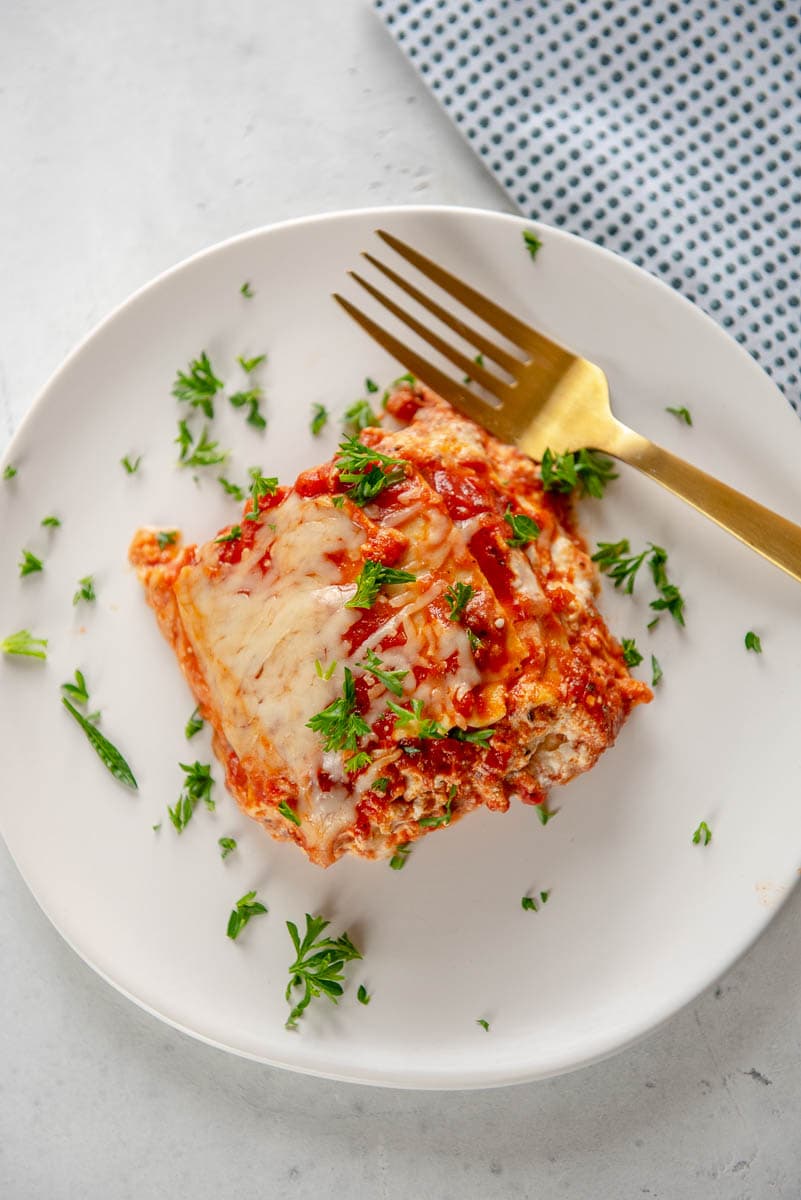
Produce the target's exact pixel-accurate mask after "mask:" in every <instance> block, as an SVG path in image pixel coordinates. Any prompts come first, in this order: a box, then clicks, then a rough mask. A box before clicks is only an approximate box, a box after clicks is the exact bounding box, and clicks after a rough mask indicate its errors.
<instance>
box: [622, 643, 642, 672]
mask: <svg viewBox="0 0 801 1200" xmlns="http://www.w3.org/2000/svg"><path fill="white" fill-rule="evenodd" d="M620 645H621V646H622V648H623V661H624V663H625V664H626V666H627V667H638V666H639V665H640V663H641V662H642V655H641V654H640V652H639V650H638V649H637V643H636V642H635V641H634V638H623V640H622V642H621V643H620Z"/></svg>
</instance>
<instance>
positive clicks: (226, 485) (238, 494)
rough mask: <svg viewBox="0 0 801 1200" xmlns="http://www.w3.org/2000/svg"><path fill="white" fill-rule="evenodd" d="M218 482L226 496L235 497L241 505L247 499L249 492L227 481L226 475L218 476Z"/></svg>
mask: <svg viewBox="0 0 801 1200" xmlns="http://www.w3.org/2000/svg"><path fill="white" fill-rule="evenodd" d="M217 482H218V483H219V485H220V487H221V488H222V490H223V491H224V492H225V494H226V496H233V498H234V500H238V501H239V503H240V504H241V503H242V501H243V500H244V499H245V496H246V495H247V492H246V491H245V489H244V488H241V487H240V486H239V484H238V483H231V481H230V479H226V478H225V476H224V475H218V476H217Z"/></svg>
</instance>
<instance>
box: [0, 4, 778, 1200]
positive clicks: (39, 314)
mask: <svg viewBox="0 0 801 1200" xmlns="http://www.w3.org/2000/svg"><path fill="white" fill-rule="evenodd" d="M0 152H2V153H1V159H2V163H3V186H2V188H0V243H1V244H2V247H3V271H2V272H1V273H0V331H2V332H1V333H0V448H1V447H2V446H4V445H5V443H6V440H7V438H8V437H9V436H10V435H11V433H12V432H13V430H14V428H15V427H16V425H17V423H18V422H19V420H20V419H21V418H22V416H23V415H24V413H25V411H26V409H27V408H28V406H29V405H30V403H31V401H32V400H33V398H34V397H35V396H36V394H37V393H38V391H39V390H40V388H41V387H42V385H43V384H44V382H45V381H46V379H47V378H48V376H49V375H50V373H51V372H52V371H53V370H54V369H55V367H56V366H57V365H58V364H59V362H60V361H61V359H62V358H63V356H64V355H65V354H66V352H67V351H68V350H69V349H70V348H71V347H72V346H73V345H74V344H75V342H76V341H78V340H79V339H80V338H82V337H83V336H84V335H85V334H86V333H87V332H88V331H89V330H90V329H91V328H92V327H93V326H94V324H95V323H96V322H97V321H98V319H99V318H100V317H101V316H103V315H104V314H105V313H106V312H107V311H108V310H109V309H110V308H112V307H113V306H115V305H116V304H118V303H119V302H120V301H121V300H123V299H124V298H125V296H126V295H127V294H128V293H129V292H130V291H131V290H132V289H134V288H136V287H138V286H139V285H141V284H143V283H144V282H146V281H147V280H148V279H150V278H151V277H152V276H153V275H155V274H157V273H158V272H160V271H162V270H163V269H164V268H166V267H168V266H170V265H171V264H172V263H174V262H176V261H177V260H179V259H181V258H183V257H185V256H186V255H188V254H190V253H192V252H193V251H195V250H198V249H200V248H201V247H203V246H206V245H208V244H210V243H212V242H215V241H218V240H219V239H221V238H225V237H228V236H229V235H231V234H236V233H239V232H241V231H243V230H246V229H249V228H251V227H254V226H257V225H262V224H266V223H269V222H271V221H275V220H280V219H282V218H285V217H291V216H297V215H300V214H304V213H312V212H317V211H322V210H328V209H339V208H350V207H360V206H365V205H371V204H385V203H400V204H403V203H412V202H421V201H422V202H432V203H437V202H442V203H462V204H471V205H479V206H485V207H492V208H505V207H507V205H506V202H505V200H504V199H503V197H502V196H501V194H500V192H499V191H498V189H497V188H496V187H495V185H494V184H493V183H492V181H491V180H490V179H489V177H488V176H487V175H486V174H485V172H484V170H483V168H482V167H481V166H480V165H479V163H478V162H477V161H476V160H474V158H473V157H472V155H471V153H470V151H469V150H468V149H467V148H466V147H465V146H464V145H463V144H462V142H461V140H460V138H459V137H458V136H457V134H456V133H455V132H454V130H453V129H452V127H451V125H450V123H449V122H448V120H447V119H446V118H445V116H444V115H442V114H441V113H440V111H439V110H438V108H437V107H436V105H435V104H434V102H433V101H432V100H431V99H430V98H429V96H428V94H427V93H426V92H425V90H424V89H423V88H422V86H421V85H420V84H419V83H418V81H417V79H416V77H415V76H414V74H413V72H412V71H411V69H410V68H409V67H408V66H407V64H406V63H405V62H404V61H403V59H402V58H401V57H400V55H399V54H398V52H397V50H396V48H395V46H394V45H393V44H392V43H391V42H390V40H389V38H388V37H387V35H386V34H385V32H384V31H383V29H382V28H381V27H380V25H379V23H378V22H377V20H376V19H375V18H374V17H373V15H372V13H371V12H370V11H369V8H368V7H367V4H366V0H306V3H305V4H304V3H298V2H297V0H267V2H265V0H258V2H253V0H239V2H238V3H237V4H236V5H230V6H226V11H224V8H223V5H222V4H219V5H214V4H201V3H190V2H189V0H167V3H165V2H164V0H159V2H157V0H138V2H137V3H136V4H125V3H123V2H122V0H110V2H107V3H101V2H100V0H72V2H71V3H69V4H67V3H65V2H64V0H29V2H28V3H23V2H22V0H6V3H5V4H4V5H3V6H2V7H1V8H0ZM75 436H76V437H80V430H76V431H75ZM20 802H21V803H22V802H24V797H20ZM754 802H755V803H758V802H759V797H755V800H754ZM800 861H801V849H800ZM0 887H2V897H3V904H2V909H1V910H0V939H1V944H2V947H3V961H2V964H0V1011H2V1014H3V1020H2V1024H0V1047H2V1058H1V1059H0V1196H3V1197H4V1198H6V1200H34V1198H36V1200H39V1198H46V1200H66V1198H67V1197H70V1198H72V1197H81V1200H94V1198H95V1197H97V1198H98V1200H99V1198H101V1197H102V1200H122V1198H123V1197H137V1198H138V1197H148V1200H156V1198H158V1197H183V1196H192V1197H193V1200H207V1198H208V1200H218V1197H220V1196H226V1195H231V1196H236V1197H237V1198H238V1200H249V1198H250V1197H270V1198H271V1200H281V1198H282V1197H296V1198H298V1200H312V1198H314V1200H319V1198H320V1197H325V1196H328V1195H342V1196H349V1197H362V1196H364V1197H370V1198H372V1197H416V1198H418V1197H419V1198H424V1197H435V1198H437V1200H445V1198H447V1197H454V1198H456V1197H458V1198H459V1200H466V1198H471V1197H476V1198H481V1200H485V1198H486V1200H490V1198H492V1197H518V1196H520V1197H529V1196H530V1197H532V1198H533V1197H537V1198H540V1197H550V1196H561V1195H566V1196H573V1197H587V1198H592V1200H607V1198H608V1200H621V1198H623V1197H634V1196H641V1195H642V1196H651V1197H660V1196H661V1197H665V1198H666V1200H677V1198H679V1200H683V1198H685V1197H686V1198H690V1200H694V1198H696V1197H697V1198H698V1200H741V1198H745V1197H754V1198H757V1200H761V1198H762V1197H781V1198H784V1197H787V1200H797V1198H798V1196H799V1195H801V1137H800V1136H799V1132H798V1131H799V1128H800V1127H801V1089H799V1086H798V1080H799V1072H800V1071H801V922H799V920H798V918H799V916H801V895H798V894H796V895H795V896H794V898H793V899H791V901H790V902H789V903H788V904H787V906H786V908H785V909H784V911H783V912H782V913H781V914H780V915H779V917H778V919H777V920H776V921H775V923H774V924H773V925H772V927H771V928H770V930H769V931H768V933H767V934H766V935H765V936H764V937H763V938H762V939H761V941H760V942H759V943H758V945H757V946H756V947H755V948H754V949H753V950H752V951H751V952H750V953H749V954H748V955H747V956H746V957H745V958H744V959H743V960H742V962H741V963H740V964H739V965H738V966H737V967H736V968H735V969H734V970H733V971H731V972H730V974H729V975H728V976H727V977H726V978H725V979H723V980H722V981H721V983H720V985H719V987H717V988H715V989H714V990H713V991H711V992H710V993H708V994H707V995H705V996H703V997H702V998H701V999H700V1000H699V1001H698V1002H697V1003H696V1004H695V1005H694V1006H692V1008H691V1009H688V1010H687V1011H685V1012H683V1013H681V1014H680V1015H679V1016H677V1017H676V1018H675V1019H674V1020H673V1021H671V1022H670V1023H669V1025H668V1026H667V1027H666V1028H664V1029H663V1030H661V1031H660V1032H659V1033H657V1034H656V1035H654V1036H653V1037H651V1038H650V1039H649V1040H648V1041H646V1042H645V1043H643V1044H642V1045H640V1046H638V1047H636V1048H634V1049H632V1050H629V1051H627V1052H626V1053H624V1054H622V1055H620V1056H618V1057H617V1058H615V1059H613V1060H611V1061H609V1062H607V1063H604V1064H601V1065H599V1066H595V1067H592V1068H590V1069H587V1070H584V1071H581V1072H579V1073H577V1074H575V1075H571V1076H566V1077H564V1078H561V1079H556V1080H551V1081H550V1082H547V1083H541V1084H533V1085H530V1086H525V1087H518V1088H514V1089H505V1090H499V1091H495V1092H475V1093H462V1094H459V1093H456V1094H436V1093H412V1092H393V1091H382V1090H368V1089H365V1088H359V1087H354V1086H350V1085H341V1084H335V1083H329V1082H326V1081H321V1080H315V1079H311V1078H305V1077H301V1076H295V1075H290V1074H285V1073H282V1072H279V1071H275V1070H271V1069H270V1068H267V1067H263V1066H259V1065H257V1064H255V1063H250V1062H246V1061H242V1060H239V1059H235V1058H233V1057H232V1056H229V1055H226V1054H223V1053H221V1052H219V1051H217V1050H212V1049H210V1048H208V1047H206V1046H204V1045H202V1044H200V1043H198V1042H195V1041H192V1040H190V1039H189V1038H187V1037H184V1036H182V1035H181V1034H179V1033H176V1032H174V1031H173V1030H172V1029H170V1028H168V1027H167V1026H164V1025H162V1024H160V1023H159V1022H158V1021H156V1020H155V1019H153V1018H152V1017H150V1016H148V1015H146V1014H145V1013H143V1012H141V1011H140V1010H139V1009H137V1008H136V1007H134V1006H133V1005H132V1004H130V1003H129V1002H128V1001H126V1000H124V999H123V998H122V997H121V996H119V995H118V994H117V993H116V992H115V991H114V990H113V989H112V988H110V987H108V986H107V985H106V984H105V983H103V982H102V981H101V980H100V979H99V978H98V977H97V976H95V975H94V974H93V973H92V972H91V971H90V970H89V969H88V968H87V967H85V966H84V965H83V963H82V962H81V961H79V960H78V959H77V957H76V956H75V955H74V954H73V953H72V951H71V950H70V949H69V948H68V947H67V946H66V945H65V944H64V943H63V942H62V941H61V939H60V938H59V936H58V935H57V934H56V932H55V931H54V930H53V929H52V928H51V926H50V925H49V923H48V922H47V921H46V920H45V918H44V917H43V916H42V914H41V913H40V911H39V909H38V908H37V906H36V904H35V902H34V900H33V899H32V898H31V896H30V895H29V893H28V891H27V889H26V888H25V886H24V884H23V883H22V881H21V880H20V878H19V876H18V874H17V872H16V869H15V868H14V866H13V864H12V863H11V861H10V859H9V857H8V854H7V853H6V852H5V850H2V851H1V852H0Z"/></svg>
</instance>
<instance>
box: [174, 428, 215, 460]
mask: <svg viewBox="0 0 801 1200" xmlns="http://www.w3.org/2000/svg"><path fill="white" fill-rule="evenodd" d="M175 440H176V442H177V443H178V445H179V446H180V448H181V456H180V459H179V461H180V463H181V465H182V466H184V467H213V466H215V465H216V464H217V463H222V462H225V460H226V458H227V457H228V451H227V450H220V448H219V443H218V442H212V441H210V440H209V428H208V425H204V426H203V429H202V430H201V433H200V437H199V438H198V440H197V442H195V443H194V444H193V442H192V434H191V433H190V432H189V428H188V427H187V424H186V421H179V422H178V437H177V438H176V439H175ZM190 450H191V451H192V453H191V454H189V451H190Z"/></svg>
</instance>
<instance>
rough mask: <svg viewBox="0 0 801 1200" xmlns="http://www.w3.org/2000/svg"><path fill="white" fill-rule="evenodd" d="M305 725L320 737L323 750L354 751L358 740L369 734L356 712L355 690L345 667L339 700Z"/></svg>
mask: <svg viewBox="0 0 801 1200" xmlns="http://www.w3.org/2000/svg"><path fill="white" fill-rule="evenodd" d="M306 725H307V728H309V729H313V730H314V732H315V733H319V734H320V735H321V736H322V738H323V748H324V749H325V750H355V749H356V746H357V742H358V739H359V738H360V737H364V735H365V734H368V733H370V726H369V725H368V724H367V722H366V721H365V720H364V718H363V717H362V716H360V714H359V713H357V712H356V689H355V687H354V683H353V675H352V673H351V671H350V670H349V669H348V668H347V667H345V682H344V683H343V685H342V695H341V696H340V698H339V699H338V700H333V701H332V702H331V704H329V705H328V706H327V707H326V708H324V709H323V710H322V711H321V712H318V713H316V714H315V716H313V717H312V719H311V720H310V721H307V722H306Z"/></svg>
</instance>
